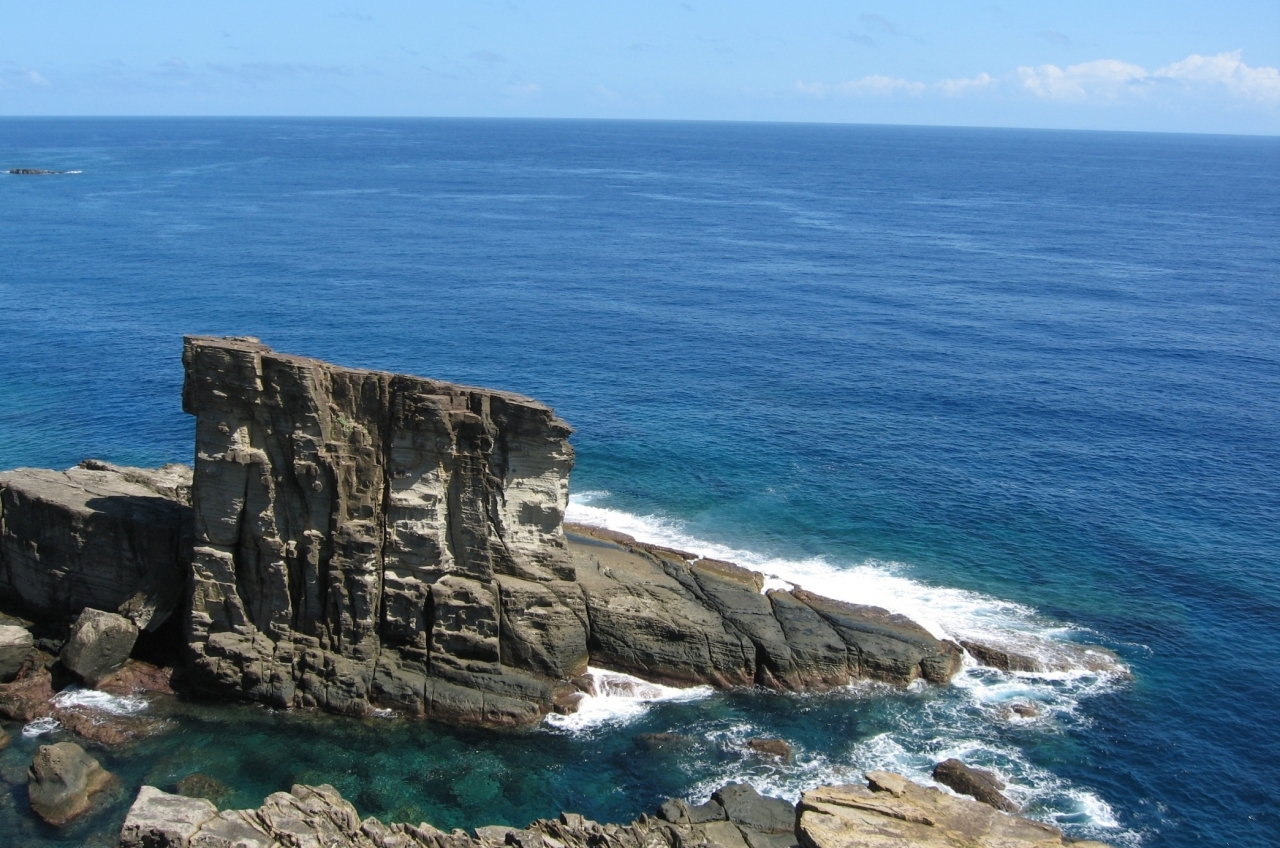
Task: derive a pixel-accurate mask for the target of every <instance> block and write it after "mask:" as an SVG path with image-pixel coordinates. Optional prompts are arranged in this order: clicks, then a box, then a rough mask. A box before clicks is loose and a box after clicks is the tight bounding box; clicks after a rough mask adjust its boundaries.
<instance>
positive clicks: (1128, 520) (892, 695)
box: [0, 119, 1280, 846]
mask: <svg viewBox="0 0 1280 848" xmlns="http://www.w3.org/2000/svg"><path fill="white" fill-rule="evenodd" d="M0 167H3V169H5V170H7V169H9V168H45V169H57V170H74V171H77V172H79V173H74V174H65V175H58V176H10V175H0V198H3V199H2V201H0V208H2V209H3V211H2V212H0V222H2V223H0V256H3V264H2V265H0V307H2V308H0V468H10V467H16V466H45V467H68V466H70V465H73V464H75V463H77V462H78V461H80V460H81V459H83V458H86V457H97V458H100V459H105V460H109V461H112V462H116V463H125V464H143V465H150V464H160V463H164V462H170V461H180V462H190V461H191V460H192V431H193V427H192V420H191V419H190V418H189V417H188V416H186V415H184V414H183V413H182V410H181V397H180V388H181V383H182V367H181V362H180V355H181V345H182V336H183V334H184V333H203V334H220V335H251V336H258V337H260V338H261V339H262V340H263V341H264V342H266V343H268V344H270V345H272V346H273V347H274V348H276V349H277V350H280V351H285V352H290V353H298V354H306V355H311V356H317V357H322V358H325V359H328V360H331V361H333V362H337V363H341V364H344V365H351V366H361V367H369V368H379V369H388V370H395V371H402V372H408V373H413V374H420V375H424V376H430V377H436V378H441V379H448V380H454V381H459V382H464V383H470V384H476V385H483V386H492V387H498V388H503V389H509V390H514V391H517V392H520V393H523V394H527V395H530V396H533V397H536V398H538V399H540V400H542V401H545V402H546V403H548V404H550V405H552V406H553V407H554V408H555V409H556V410H557V412H558V413H559V414H560V415H561V416H562V417H564V418H565V419H567V420H568V421H569V422H570V423H571V424H572V425H573V426H574V427H575V428H576V433H575V435H574V436H573V443H574V445H575V447H576V450H577V465H576V468H575V471H574V474H573V478H572V501H571V508H570V517H571V519H573V520H578V521H584V522H587V523H594V524H598V525H602V526H607V527H611V528H614V529H618V530H623V531H625V532H628V533H632V534H633V535H635V536H637V537H638V538H641V539H643V540H648V541H656V542H662V543H666V544H673V545H678V546H680V547H683V548H687V549H692V550H695V551H698V552H700V553H705V554H710V555H714V556H717V557H719V558H722V559H732V560H735V561H737V562H740V563H742V564H744V565H749V566H751V567H753V568H756V569H759V570H761V571H764V572H766V573H767V574H768V575H770V577H771V578H776V579H780V580H787V581H791V582H798V583H800V584H801V585H804V586H805V587H806V588H809V589H812V590H814V591H818V592H820V593H824V594H829V595H833V596H836V597H842V598H846V599H849V600H855V601H860V602H863V603H874V604H878V605H881V606H885V607H888V608H890V609H893V610H895V611H901V612H905V613H907V614H909V615H911V616H913V617H915V618H917V620H919V621H921V623H923V624H925V625H926V626H927V627H929V628H930V629H931V630H933V631H935V632H937V633H940V634H946V635H951V636H960V635H964V634H995V635H997V636H1001V635H1003V636H1009V635H1010V634H1014V635H1017V634H1023V635H1029V636H1032V637H1035V638H1039V639H1044V640H1048V641H1049V642H1053V641H1064V640H1065V641H1077V642H1085V643H1091V644H1098V645H1102V646H1105V647H1107V648H1109V649H1111V650H1113V651H1115V652H1116V653H1117V654H1118V655H1119V656H1120V658H1121V659H1122V661H1123V662H1124V664H1125V665H1126V666H1127V668H1128V669H1129V670H1130V672H1131V674H1132V677H1131V678H1128V677H1125V676H1123V675H1108V674H1100V673H1088V672H1085V671H1076V672H1070V673H1058V674H1042V675H1026V674H1006V673H1002V672H998V671H995V670H992V669H986V668H982V667H979V666H977V665H976V664H974V663H970V664H968V665H967V666H966V668H965V669H964V670H963V672H962V674H961V675H960V676H959V677H958V678H957V681H956V684H955V685H954V686H952V687H949V688H935V687H918V686H917V687H912V688H909V689H906V690H902V689H894V688H890V687H883V686H858V687H853V688H850V689H848V690H841V691H837V692H831V693H824V694H816V695H785V694H778V693H768V692H756V691H730V692H723V693H713V692H710V691H707V690H691V691H673V690H658V691H655V692H654V693H653V697H652V698H651V699H649V700H647V701H637V700H635V699H623V698H601V699H597V700H596V701H594V702H592V703H590V704H589V705H588V708H587V709H586V710H584V711H583V713H582V714H580V715H578V716H575V717H572V718H570V719H553V720H549V721H548V722H547V723H545V724H544V725H542V726H540V727H538V728H536V729H533V730H529V731H524V732H519V733H510V732H507V733H499V732H489V731H479V730H463V729H455V728H449V727H445V726H439V725H433V724H427V723H421V722H406V721H401V720H394V719H385V718H372V719H369V720H365V721H357V720H352V719H339V718H333V717H328V716H322V715H314V714H306V713H297V714H289V713H272V712H270V711H268V710H266V709H262V708H255V707H226V706H220V705H216V704H202V703H191V704H184V705H180V706H179V707H177V708H175V712H174V713H173V714H172V715H171V716H170V722H171V729H170V731H169V732H168V733H165V734H162V735H161V736H158V737H155V738H153V739H151V740H148V741H146V742H143V743H139V744H137V745H135V746H133V747H131V748H128V749H120V750H117V751H108V752H98V754H99V756H100V757H101V758H102V760H103V762H104V764H105V765H106V766H107V767H108V769H110V770H111V771H113V772H115V773H116V774H118V775H119V776H120V778H121V781H120V784H119V787H118V789H117V790H116V795H115V796H113V798H112V799H110V800H109V803H107V804H105V805H104V806H102V807H100V808H99V810H98V811H97V812H95V813H94V814H93V815H92V816H90V817H89V818H88V819H87V820H85V821H82V822H81V823H80V824H78V825H74V826H73V827H71V828H69V829H68V830H66V831H63V832H57V831H54V830H52V829H51V828H47V827H44V826H43V825H40V824H38V823H37V822H35V821H34V820H33V818H32V817H31V816H30V814H29V813H28V812H27V809H26V789H25V767H26V765H27V764H28V763H29V761H30V757H31V755H32V753H33V751H34V747H35V746H36V745H37V744H40V743H41V742H44V741H49V740H51V739H55V738H61V737H60V733H59V731H57V730H56V729H54V728H51V727H48V726H36V727H27V728H25V729H24V728H22V727H20V726H17V725H9V726H8V727H7V729H8V730H9V732H10V734H11V735H12V736H13V737H14V742H13V744H11V745H10V746H9V747H8V748H7V749H6V750H4V751H0V779H2V780H3V784H2V785H3V788H4V789H5V793H4V795H3V797H2V798H0V832H5V833H9V834H16V835H15V836H13V837H12V838H13V839H14V840H15V844H22V845H27V844H30V845H55V844H68V845H70V844H81V843H86V844H103V845H110V844H113V840H114V838H115V834H116V832H117V831H118V828H119V824H120V822H121V820H122V818H123V814H124V810H125V809H126V808H127V806H128V803H129V801H130V800H131V799H132V797H133V795H134V794H135V793H136V789H137V787H138V786H139V785H141V784H142V783H143V782H148V783H153V784H155V785H158V786H161V787H162V788H172V785H173V784H174V783H175V782H176V781H177V780H178V779H179V778H181V777H183V776H185V775H186V774H189V773H191V772H196V771H198V772H201V773H204V774H207V775H209V776H211V777H213V778H215V779H216V780H218V781H221V782H222V783H223V784H225V786H226V791H227V793H228V794H227V796H226V798H225V800H224V805H233V806H256V805H257V804H258V803H259V802H260V801H261V798H262V797H263V796H264V795H265V794H267V793H269V792H272V791H277V790H281V789H287V788H288V786H289V785H290V784H291V783H292V782H308V783H319V782H327V783H332V784H333V785H334V786H336V787H337V788H338V789H339V790H341V791H342V792H343V793H344V794H345V795H346V797H347V798H348V799H350V800H351V801H352V802H353V803H355V804H356V806H357V808H358V809H359V810H360V812H361V814H362V815H378V816H380V817H384V818H391V819H395V820H409V821H413V822H417V821H420V820H424V819H425V820H426V821H429V822H431V823H432V824H435V825H437V826H439V827H442V828H445V829H448V828H450V827H473V826H477V825H484V824H494V823H505V824H513V825H523V824H525V823H526V822H527V821H529V820H530V819H532V818H535V817H542V816H551V815H555V814H557V813H558V812H560V811H561V810H572V811H577V812H581V813H583V814H585V815H587V816H589V817H593V818H597V819H600V820H613V821H629V820H630V819H631V818H634V817H635V816H637V815H638V814H640V813H642V812H652V811H653V809H654V808H655V807H656V805H657V804H658V803H660V802H661V801H662V800H663V799H665V798H667V797H670V796H679V797H685V798H690V799H694V800H702V799H705V798H706V797H707V796H708V795H709V794H710V792H711V790H712V789H713V788H715V787H717V786H718V785H720V784H721V783H724V782H727V781H729V780H747V781H750V782H751V783H753V784H754V785H756V786H757V787H758V788H760V789H761V790H762V791H766V792H773V793H776V794H781V795H784V796H786V797H789V798H791V799H792V800H794V799H795V798H796V797H797V796H798V793H799V792H800V791H802V790H804V789H805V788H807V787H810V786H814V785H817V784H820V783H825V782H833V781H835V782H850V781H856V780H858V779H859V778H860V775H861V773H862V772H864V771H866V770H868V769H871V768H889V769H892V770H896V771H900V772H903V773H905V774H907V775H909V776H911V777H913V778H914V779H917V780H922V781H928V778H929V772H930V770H931V768H932V765H933V764H934V763H936V762H938V761H940V760H942V759H945V758H946V757H950V756H958V757H961V758H962V759H964V760H965V761H966V762H969V763H971V764H974V765H979V766H983V767H987V768H992V769H994V770H996V771H997V772H998V773H999V774H1000V775H1001V776H1002V778H1003V779H1004V780H1005V781H1006V782H1007V783H1008V784H1009V790H1008V791H1009V794H1010V795H1011V796H1012V797H1013V798H1014V799H1015V800H1017V801H1018V802H1019V803H1022V804H1024V805H1025V808H1026V811H1027V813H1028V814H1029V815H1031V816H1033V817H1036V818H1039V819H1041V820H1044V821H1048V822H1052V823H1055V824H1057V825H1058V826H1060V827H1062V828H1064V829H1065V830H1066V832H1067V833H1068V834H1069V835H1071V836H1075V837H1088V838H1094V839H1102V840H1105V841H1108V842H1111V843H1113V844H1116V845H1120V846H1166V845H1167V846H1193V845H1194V846H1266V845H1275V844H1277V843H1280V802H1277V800H1276V785H1277V779H1280V766H1277V763H1280V733H1278V732H1277V730H1276V728H1277V727H1280V697H1277V696H1278V695H1280V691H1278V688H1277V684H1276V679H1277V671H1278V666H1277V657H1280V438H1278V437H1280V238H1278V237H1277V234H1278V233H1280V139H1276V138H1248V137H1220V136H1193V135H1156V134H1112V133H1085V132H1053V131H1015V130H980V129H948V128H908V127H882V126H824V125H765V124H716V123H660V122H572V121H479V120H386V121H380V120H350V121H342V120H270V119H256V120H238V119H192V120H180V119H130V120H115V119H85V120H81V119H59V120H54V119H49V120H45V119H3V120H0ZM69 697H89V696H85V695H80V696H69ZM1015 702H1017V703H1020V704H1032V705H1034V712H1035V713H1036V714H1035V715H1032V716H1030V717H1023V716H1020V715H1017V714H1012V713H1011V712H1010V710H1009V705H1010V704H1012V703H1015ZM110 706H111V708H113V709H120V710H135V709H145V708H146V707H145V705H140V704H136V703H133V702H128V701H126V700H120V701H118V702H112V703H111V705H110ZM655 732H678V733H681V734H684V735H686V736H687V737H688V739H687V740H686V742H685V743H684V744H682V745H679V746H676V748H675V749H672V748H670V747H663V746H656V747H655V746H652V745H646V744H644V742H645V740H644V737H643V736H642V734H645V733H655ZM760 736H777V737H781V738H783V739H786V740H787V741H788V742H790V743H791V744H792V745H793V746H794V748H795V755H794V757H793V758H792V760H791V761H790V762H785V763H784V762H778V761H774V760H770V759H766V758H762V757H760V756H759V755H758V754H756V753H754V752H753V751H751V750H750V749H749V748H747V747H746V746H745V742H746V741H747V740H748V739H751V738H754V737H760Z"/></svg>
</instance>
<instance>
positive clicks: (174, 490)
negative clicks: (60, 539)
mask: <svg viewBox="0 0 1280 848" xmlns="http://www.w3.org/2000/svg"><path fill="white" fill-rule="evenodd" d="M0 488H13V489H15V490H17V491H20V492H22V493H23V494H25V495H26V496H27V497H30V498H34V499H38V500H42V501H46V502H49V503H56V504H59V505H61V506H64V507H66V508H67V509H69V510H73V511H76V512H81V513H85V514H88V513H92V512H98V511H101V510H103V509H108V508H109V507H108V504H106V503H103V502H99V501H101V499H103V498H122V497H123V498H130V499H136V500H130V501H127V502H126V503H129V504H130V505H131V506H134V507H139V506H146V505H149V504H150V505H154V506H156V507H162V508H164V505H163V504H161V503H160V500H161V499H163V500H166V501H178V502H180V503H188V502H189V501H190V492H191V469H190V468H189V467H187V466H185V465H177V464H171V465H166V466H164V467H163V468H132V467H129V466H120V465H110V464H108V463H105V462H98V461H97V460H86V461H84V462H82V463H80V465H77V466H76V467H74V468H68V469H67V470H66V471H54V470H52V469H48V468H15V469H13V470H12V471H3V472H0Z"/></svg>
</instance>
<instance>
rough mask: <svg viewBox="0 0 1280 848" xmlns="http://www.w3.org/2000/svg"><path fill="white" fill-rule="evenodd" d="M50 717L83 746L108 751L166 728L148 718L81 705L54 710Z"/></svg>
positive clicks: (152, 718) (162, 722) (150, 717)
mask: <svg viewBox="0 0 1280 848" xmlns="http://www.w3.org/2000/svg"><path fill="white" fill-rule="evenodd" d="M52 716H53V718H55V719H57V720H58V721H59V722H60V723H61V724H62V726H63V727H65V728H66V729H67V730H69V731H71V732H72V733H74V734H75V735H76V736H79V737H80V738H81V739H83V740H85V741H86V742H93V743H96V744H98V745H102V746H104V747H109V748H110V747H116V746H118V745H124V744H126V743H128V742H136V741H138V740H139V739H146V738H148V737H150V736H155V735H156V734H157V733H161V732H163V731H164V730H165V729H166V728H167V727H168V725H167V723H166V722H164V721H162V720H160V719H157V718H154V717H152V716H142V715H115V714H113V713H109V712H104V711H103V710H95V709H92V708H90V707H86V706H82V705H76V706H71V707H57V708H55V709H54V710H53V713H52Z"/></svg>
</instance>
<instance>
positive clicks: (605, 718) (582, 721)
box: [545, 668, 714, 732]
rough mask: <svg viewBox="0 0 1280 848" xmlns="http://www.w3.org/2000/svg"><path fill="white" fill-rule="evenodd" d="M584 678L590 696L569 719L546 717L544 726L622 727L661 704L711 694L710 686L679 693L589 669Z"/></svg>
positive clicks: (585, 697) (619, 674)
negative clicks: (587, 684) (588, 686)
mask: <svg viewBox="0 0 1280 848" xmlns="http://www.w3.org/2000/svg"><path fill="white" fill-rule="evenodd" d="M587 676H588V677H590V678H591V688H592V690H593V693H592V694H589V695H584V696H583V698H582V700H581V701H579V702H578V710H577V712H575V713H573V714H571V715H557V714H552V715H549V716H547V717H546V719H545V721H546V723H547V724H549V725H551V726H552V727H555V728H558V729H560V730H567V731H575V732H576V731H584V730H588V729H592V728H597V727H601V726H604V725H611V724H625V723H627V722H629V721H632V720H633V719H636V718H639V717H640V716H642V715H644V714H645V713H646V712H648V710H649V707H650V705H652V704H655V703H659V702H661V701H696V700H698V699H700V698H706V697H708V696H709V695H711V694H712V693H713V692H714V690H713V689H712V688H711V687H710V686H693V687H690V688H688V689H679V688H676V687H674V686H663V685H662V684H660V683H650V682H649V681H647V680H641V679H640V678H639V677H632V676H631V675H630V674H623V673H622V672H618V671H607V670H605V669H602V668H588V669H587Z"/></svg>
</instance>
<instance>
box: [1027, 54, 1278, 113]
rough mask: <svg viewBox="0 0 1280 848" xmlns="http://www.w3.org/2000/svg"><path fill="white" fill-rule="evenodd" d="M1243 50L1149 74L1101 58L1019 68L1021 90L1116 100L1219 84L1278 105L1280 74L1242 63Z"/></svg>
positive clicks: (1078, 98) (1191, 60) (1068, 97)
mask: <svg viewBox="0 0 1280 848" xmlns="http://www.w3.org/2000/svg"><path fill="white" fill-rule="evenodd" d="M1240 56H1241V51H1239V50H1236V51H1235V52H1233V53H1219V54H1218V55H1217V56H1201V55H1200V54H1198V53H1194V54H1192V55H1190V56H1188V57H1187V58H1185V59H1183V60H1182V61H1181V62H1174V63H1173V64H1170V65H1165V66H1164V67H1163V68H1157V69H1156V70H1154V71H1148V70H1147V69H1146V68H1143V67H1142V66H1140V65H1132V64H1129V63H1128V62H1122V61H1120V60H1119V59H1099V60H1097V61H1094V62H1083V63H1081V64H1079V65H1070V66H1068V67H1067V68H1066V69H1063V68H1059V67H1058V66H1057V65H1041V66H1039V67H1037V68H1029V67H1021V68H1018V76H1019V78H1021V80H1022V84H1023V86H1024V87H1025V88H1026V89H1027V90H1028V91H1030V92H1032V93H1033V94H1035V95H1036V96H1037V97H1043V98H1046V99H1050V100H1074V101H1082V100H1088V99H1097V98H1105V99H1112V100H1114V99H1116V98H1118V97H1120V96H1122V95H1124V94H1142V93H1146V92H1150V91H1151V90H1152V89H1153V88H1154V87H1155V86H1156V85H1165V86H1168V85H1171V84H1172V85H1176V86H1178V87H1179V88H1181V89H1183V90H1189V89H1212V88H1213V87H1215V86H1222V87H1223V88H1225V89H1226V90H1227V91H1228V92H1230V93H1231V94H1233V95H1235V96H1237V97H1244V98H1247V99H1251V100H1260V101H1266V102H1280V70H1277V69H1276V68H1251V67H1249V66H1248V65H1246V64H1245V63H1244V62H1243V61H1241V59H1240Z"/></svg>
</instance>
